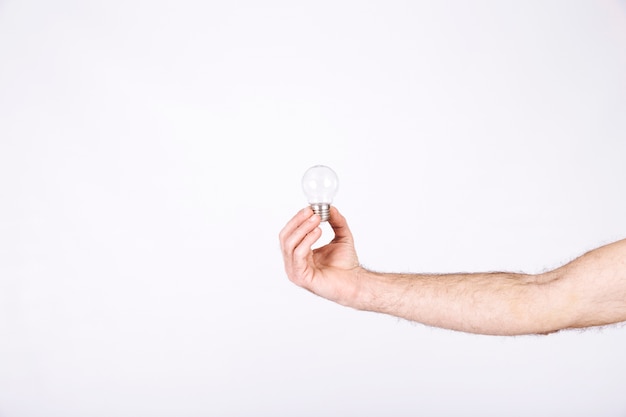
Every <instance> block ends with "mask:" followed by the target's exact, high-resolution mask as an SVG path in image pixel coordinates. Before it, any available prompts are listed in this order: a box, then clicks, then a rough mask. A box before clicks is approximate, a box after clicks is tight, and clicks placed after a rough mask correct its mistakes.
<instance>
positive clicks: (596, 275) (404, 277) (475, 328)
mask: <svg viewBox="0 0 626 417" xmlns="http://www.w3.org/2000/svg"><path fill="white" fill-rule="evenodd" d="M625 254H626V241H621V242H616V243H613V244H611V245H607V246H604V247H601V248H598V249H596V250H594V251H591V252H589V253H587V254H585V255H583V256H581V257H580V258H578V259H576V260H574V261H573V262H570V263H569V264H566V265H564V266H563V267H561V268H558V269H556V270H554V271H550V272H546V273H543V274H538V275H529V274H516V273H504V272H502V273H473V274H443V275H432V274H388V273H377V272H372V271H368V270H366V269H362V268H361V269H359V270H358V271H356V273H355V279H354V282H355V283H356V288H357V290H356V291H355V292H354V294H355V297H354V298H353V299H352V300H351V302H350V303H349V304H350V305H351V306H352V307H355V308H358V309H361V310H368V311H376V312H380V313H386V314H390V315H393V316H397V317H402V318H405V319H408V320H412V321H416V322H419V323H423V324H426V325H430V326H436V327H443V328H447V329H453V330H459V331H464V332H471V333H481V334H495V335H515V334H541V333H550V332H554V331H557V330H561V329H566V328H577V327H589V326H599V325H605V324H610V323H616V322H619V321H624V320H626V256H625Z"/></svg>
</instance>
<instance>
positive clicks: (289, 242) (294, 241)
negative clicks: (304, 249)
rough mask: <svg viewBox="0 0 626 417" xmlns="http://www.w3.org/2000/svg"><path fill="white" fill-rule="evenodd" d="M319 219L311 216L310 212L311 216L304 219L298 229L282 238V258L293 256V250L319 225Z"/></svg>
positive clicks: (313, 215)
mask: <svg viewBox="0 0 626 417" xmlns="http://www.w3.org/2000/svg"><path fill="white" fill-rule="evenodd" d="M320 221H321V220H320V217H319V216H318V215H316V214H313V212H312V211H311V216H309V218H308V219H305V220H304V221H303V222H302V223H300V224H299V225H298V227H297V228H296V229H295V230H293V231H292V232H291V234H290V235H286V236H283V240H282V249H283V256H285V257H290V256H291V255H292V254H293V251H294V250H295V248H296V247H297V246H298V245H299V244H300V242H302V240H303V239H304V238H305V237H306V236H307V235H308V234H309V233H311V231H312V230H313V229H315V228H316V227H318V226H319V225H320Z"/></svg>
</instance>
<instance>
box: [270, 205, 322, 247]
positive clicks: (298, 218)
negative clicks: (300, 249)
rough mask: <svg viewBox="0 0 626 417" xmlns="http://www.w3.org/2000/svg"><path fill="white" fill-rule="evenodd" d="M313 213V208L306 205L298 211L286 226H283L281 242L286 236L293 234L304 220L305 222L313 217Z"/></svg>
mask: <svg viewBox="0 0 626 417" xmlns="http://www.w3.org/2000/svg"><path fill="white" fill-rule="evenodd" d="M312 214H313V210H312V209H311V207H305V208H303V209H302V210H300V211H299V212H298V213H296V215H295V216H293V217H292V218H291V220H289V221H288V222H287V224H286V225H285V227H283V229H282V230H281V231H280V233H279V235H278V238H279V239H280V241H281V243H282V242H283V240H284V239H285V237H286V236H289V235H291V234H292V233H293V232H294V231H295V230H296V229H297V228H298V226H300V225H301V224H302V222H304V221H305V220H306V219H308V218H309V217H311V215H312Z"/></svg>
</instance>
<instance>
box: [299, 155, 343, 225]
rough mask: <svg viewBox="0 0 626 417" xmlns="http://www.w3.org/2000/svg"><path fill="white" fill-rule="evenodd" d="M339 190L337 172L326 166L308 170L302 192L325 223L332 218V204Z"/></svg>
mask: <svg viewBox="0 0 626 417" xmlns="http://www.w3.org/2000/svg"><path fill="white" fill-rule="evenodd" d="M338 188H339V179H338V178H337V174H335V171H333V170H332V169H330V168H328V167H327V166H324V165H315V166H312V167H311V168H309V169H307V171H306V172H305V173H304V176H303V177H302V191H304V194H305V195H306V197H307V198H308V199H309V204H310V205H311V208H312V209H313V211H314V212H315V213H316V214H318V215H319V216H320V217H321V218H322V221H323V222H325V221H327V220H328V219H329V218H330V204H331V203H332V202H333V198H335V194H336V193H337V189H338Z"/></svg>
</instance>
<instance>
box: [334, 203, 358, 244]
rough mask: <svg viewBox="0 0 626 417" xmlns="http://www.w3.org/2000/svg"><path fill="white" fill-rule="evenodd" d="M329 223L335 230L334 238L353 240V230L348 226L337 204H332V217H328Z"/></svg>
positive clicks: (335, 239) (342, 240) (337, 240)
mask: <svg viewBox="0 0 626 417" xmlns="http://www.w3.org/2000/svg"><path fill="white" fill-rule="evenodd" d="M328 223H329V224H330V227H332V228H333V231H334V232H335V238H334V239H333V240H334V241H336V242H345V241H349V242H352V241H353V237H352V232H351V231H350V228H349V227H348V222H347V221H346V218H345V217H344V216H343V215H342V214H341V213H340V212H339V210H337V208H336V207H335V206H330V218H329V219H328Z"/></svg>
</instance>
